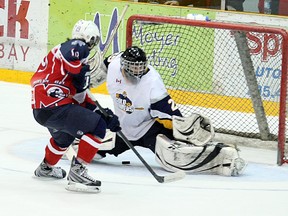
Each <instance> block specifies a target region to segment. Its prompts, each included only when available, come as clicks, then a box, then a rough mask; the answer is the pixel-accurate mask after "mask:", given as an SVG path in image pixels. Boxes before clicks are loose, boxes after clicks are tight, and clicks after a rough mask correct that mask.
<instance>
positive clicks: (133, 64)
mask: <svg viewBox="0 0 288 216" xmlns="http://www.w3.org/2000/svg"><path fill="white" fill-rule="evenodd" d="M120 64H121V69H122V70H123V71H124V75H125V77H126V78H127V79H128V80H129V81H130V82H132V83H133V84H135V83H137V82H138V81H139V80H140V79H141V77H142V76H143V75H145V74H146V73H147V72H148V68H147V57H146V54H145V52H144V51H143V50H142V49H140V48H139V47H137V46H132V47H130V48H127V49H126V50H125V52H123V54H122V55H121V58H120Z"/></svg>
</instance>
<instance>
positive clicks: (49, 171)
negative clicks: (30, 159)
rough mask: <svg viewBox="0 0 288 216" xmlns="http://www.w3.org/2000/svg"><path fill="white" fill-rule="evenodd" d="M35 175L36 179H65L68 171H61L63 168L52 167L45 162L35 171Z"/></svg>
mask: <svg viewBox="0 0 288 216" xmlns="http://www.w3.org/2000/svg"><path fill="white" fill-rule="evenodd" d="M34 175H35V176H36V177H41V178H42V177H44V178H55V179H63V178H65V176H66V171H65V170H63V169H61V167H54V166H52V167H50V166H48V165H47V164H46V163H45V161H44V160H43V161H42V162H41V164H40V165H39V166H38V167H37V169H36V170H35V171H34Z"/></svg>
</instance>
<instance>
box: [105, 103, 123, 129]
mask: <svg viewBox="0 0 288 216" xmlns="http://www.w3.org/2000/svg"><path fill="white" fill-rule="evenodd" d="M104 110H105V112H106V113H107V114H108V116H104V115H103V114H101V115H102V117H103V118H104V120H105V121H106V124H107V128H108V129H110V131H112V132H118V131H120V130H121V127H120V122H119V120H118V117H117V116H116V115H114V113H113V112H112V110H110V109H109V108H105V109H104Z"/></svg>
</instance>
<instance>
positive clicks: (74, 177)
mask: <svg viewBox="0 0 288 216" xmlns="http://www.w3.org/2000/svg"><path fill="white" fill-rule="evenodd" d="M87 172H88V170H87V168H86V167H85V166H84V165H83V164H81V163H79V162H78V161H77V160H76V158H75V156H74V157H73V159H72V162H71V167H70V171H69V174H68V176H67V180H68V185H67V187H66V190H69V191H77V192H89V193H99V192H100V191H101V190H100V186H101V181H98V180H95V179H93V178H92V177H91V176H89V175H88V174H87Z"/></svg>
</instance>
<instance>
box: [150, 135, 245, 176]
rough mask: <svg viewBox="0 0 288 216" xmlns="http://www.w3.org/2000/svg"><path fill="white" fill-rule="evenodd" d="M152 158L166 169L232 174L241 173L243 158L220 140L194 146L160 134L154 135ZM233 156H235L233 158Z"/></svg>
mask: <svg viewBox="0 0 288 216" xmlns="http://www.w3.org/2000/svg"><path fill="white" fill-rule="evenodd" d="M155 153H156V161H157V162H158V163H159V164H160V165H161V166H162V167H163V168H164V169H165V170H168V171H173V172H175V171H179V170H182V171H185V172H189V173H206V174H218V175H224V176H232V175H234V176H236V175H239V174H242V172H243V170H244V168H245V165H244V166H243V165H242V164H243V162H244V164H245V161H244V160H243V159H241V158H239V156H238V152H237V150H236V149H235V148H233V147H230V146H228V145H225V144H223V143H216V144H207V145H205V146H194V145H191V144H187V143H184V142H179V141H174V140H170V139H168V138H167V137H165V136H164V135H162V134H159V135H158V136H157V139H156V149H155ZM236 159H237V160H236Z"/></svg>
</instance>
